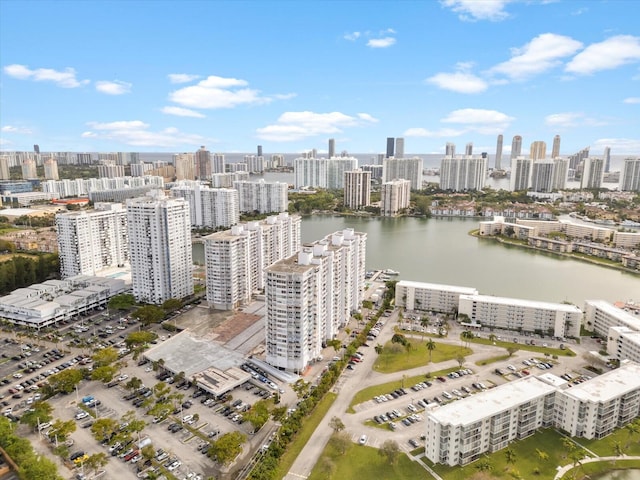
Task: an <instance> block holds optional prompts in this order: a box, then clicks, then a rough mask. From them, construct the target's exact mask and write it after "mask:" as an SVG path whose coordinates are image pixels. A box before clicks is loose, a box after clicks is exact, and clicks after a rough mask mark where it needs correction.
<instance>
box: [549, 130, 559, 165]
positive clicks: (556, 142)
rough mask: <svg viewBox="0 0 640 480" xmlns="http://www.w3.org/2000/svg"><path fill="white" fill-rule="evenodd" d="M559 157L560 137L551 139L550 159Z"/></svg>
mask: <svg viewBox="0 0 640 480" xmlns="http://www.w3.org/2000/svg"><path fill="white" fill-rule="evenodd" d="M559 156H560V135H556V136H555V137H553V147H552V148H551V158H552V159H554V158H556V157H559Z"/></svg>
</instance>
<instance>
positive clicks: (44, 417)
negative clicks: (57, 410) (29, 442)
mask: <svg viewBox="0 0 640 480" xmlns="http://www.w3.org/2000/svg"><path fill="white" fill-rule="evenodd" d="M52 412H53V407H52V406H51V404H49V403H48V402H36V403H34V404H33V405H32V406H31V408H30V409H29V410H27V411H26V412H25V413H24V415H22V417H20V423H23V424H25V425H28V426H30V427H31V428H32V429H34V430H35V429H36V428H38V425H41V424H43V423H45V422H49V421H50V420H51V419H52V418H53V416H52V415H51V413H52Z"/></svg>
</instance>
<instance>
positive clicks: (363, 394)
mask: <svg viewBox="0 0 640 480" xmlns="http://www.w3.org/2000/svg"><path fill="white" fill-rule="evenodd" d="M456 370H458V367H451V368H445V369H444V370H438V371H436V372H429V377H427V375H426V373H427V372H425V373H424V374H422V375H415V376H413V377H406V378H405V379H404V381H403V380H395V381H393V382H387V383H380V384H378V385H372V386H370V387H367V388H364V389H362V390H360V391H359V392H357V393H356V394H355V395H354V396H353V399H352V400H351V403H350V404H349V408H348V409H347V413H355V412H354V410H353V406H354V405H357V404H359V403H362V402H366V401H367V400H371V399H372V398H373V397H376V396H378V395H382V394H383V393H389V392H392V391H394V390H397V389H398V388H401V387H403V386H404V387H405V388H409V387H411V386H413V385H415V384H416V383H420V382H423V381H425V380H426V379H427V378H435V377H439V376H441V375H442V376H446V375H447V373H449V372H454V371H456ZM403 383H404V385H403Z"/></svg>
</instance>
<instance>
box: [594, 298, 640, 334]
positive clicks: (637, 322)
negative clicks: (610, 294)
mask: <svg viewBox="0 0 640 480" xmlns="http://www.w3.org/2000/svg"><path fill="white" fill-rule="evenodd" d="M585 303H586V305H592V306H594V307H596V308H597V309H598V310H601V311H603V312H604V313H606V314H607V315H610V316H612V317H614V318H615V319H616V320H619V321H620V322H622V324H623V325H624V326H625V327H629V328H631V329H633V330H638V331H640V318H638V317H637V316H636V315H633V314H631V313H629V312H625V311H624V310H622V309H621V308H618V307H616V306H615V305H612V304H611V303H609V302H607V301H606V300H587V301H586V302H585Z"/></svg>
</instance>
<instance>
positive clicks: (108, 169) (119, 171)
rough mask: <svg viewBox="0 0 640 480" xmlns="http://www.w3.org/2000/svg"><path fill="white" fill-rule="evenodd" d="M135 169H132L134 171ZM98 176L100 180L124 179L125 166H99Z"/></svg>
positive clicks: (112, 164)
mask: <svg viewBox="0 0 640 480" xmlns="http://www.w3.org/2000/svg"><path fill="white" fill-rule="evenodd" d="M150 167H151V165H150ZM133 170H134V169H133V168H132V171H133ZM98 176H99V177H100V178H119V177H124V165H116V164H114V163H107V164H105V165H98Z"/></svg>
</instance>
